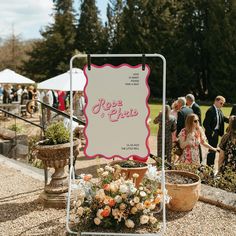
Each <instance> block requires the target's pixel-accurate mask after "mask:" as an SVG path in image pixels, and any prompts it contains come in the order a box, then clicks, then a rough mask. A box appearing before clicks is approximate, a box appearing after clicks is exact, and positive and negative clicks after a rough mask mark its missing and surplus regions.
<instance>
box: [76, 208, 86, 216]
mask: <svg viewBox="0 0 236 236" xmlns="http://www.w3.org/2000/svg"><path fill="white" fill-rule="evenodd" d="M83 213H84V208H83V207H79V208H78V209H77V214H78V215H79V216H82V215H83Z"/></svg>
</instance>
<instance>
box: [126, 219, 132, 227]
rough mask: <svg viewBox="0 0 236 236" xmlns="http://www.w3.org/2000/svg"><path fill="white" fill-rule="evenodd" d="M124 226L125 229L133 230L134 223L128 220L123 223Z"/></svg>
mask: <svg viewBox="0 0 236 236" xmlns="http://www.w3.org/2000/svg"><path fill="white" fill-rule="evenodd" d="M125 225H126V227H127V228H134V222H133V221H132V220H130V219H128V220H126V221H125Z"/></svg>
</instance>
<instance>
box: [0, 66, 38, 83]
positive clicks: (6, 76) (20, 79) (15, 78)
mask: <svg viewBox="0 0 236 236" xmlns="http://www.w3.org/2000/svg"><path fill="white" fill-rule="evenodd" d="M34 83H35V82H34V81H33V80H31V79H28V78H26V77H25V76H23V75H20V74H18V73H16V72H15V71H13V70H9V69H5V70H3V71H1V72H0V84H34Z"/></svg>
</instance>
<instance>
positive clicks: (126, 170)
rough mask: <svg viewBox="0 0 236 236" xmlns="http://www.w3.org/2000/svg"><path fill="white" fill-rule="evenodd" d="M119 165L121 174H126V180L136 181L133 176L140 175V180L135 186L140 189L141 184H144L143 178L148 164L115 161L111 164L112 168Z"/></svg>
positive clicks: (138, 179)
mask: <svg viewBox="0 0 236 236" xmlns="http://www.w3.org/2000/svg"><path fill="white" fill-rule="evenodd" d="M116 164H117V165H119V166H120V168H119V170H120V173H121V174H124V175H125V177H126V179H134V178H133V174H138V175H139V176H138V178H136V179H135V186H136V187H138V186H139V184H140V183H141V182H142V180H143V177H144V175H145V173H146V171H147V169H148V166H147V164H146V163H143V162H137V161H132V160H128V161H113V162H112V163H111V165H112V166H114V165H116Z"/></svg>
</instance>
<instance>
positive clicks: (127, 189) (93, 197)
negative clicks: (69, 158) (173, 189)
mask: <svg viewBox="0 0 236 236" xmlns="http://www.w3.org/2000/svg"><path fill="white" fill-rule="evenodd" d="M97 172H98V178H97V179H93V177H92V175H81V179H80V181H79V183H78V184H77V185H76V188H74V191H75V192H74V193H75V201H74V214H75V216H74V221H75V223H76V224H77V225H78V228H79V229H80V230H82V229H84V228H83V227H84V226H86V227H87V228H89V229H91V228H96V226H98V227H102V228H113V229H120V228H121V227H122V226H125V227H126V228H128V229H133V228H134V229H136V228H137V227H139V226H142V225H143V226H145V225H148V228H149V229H157V230H158V229H159V221H158V213H159V212H160V210H161V202H162V199H163V193H162V191H161V189H160V182H161V176H160V174H159V172H158V171H157V169H156V167H153V166H151V165H149V166H148V170H147V172H146V175H145V177H144V178H143V181H142V183H141V184H140V185H139V187H137V188H136V187H135V181H136V179H137V178H138V174H136V173H135V174H133V178H132V179H126V178H125V176H124V175H122V174H121V172H120V166H119V165H115V166H114V167H112V166H109V165H107V166H105V168H99V169H98V170H97ZM166 201H167V202H168V201H169V197H168V196H166Z"/></svg>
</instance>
